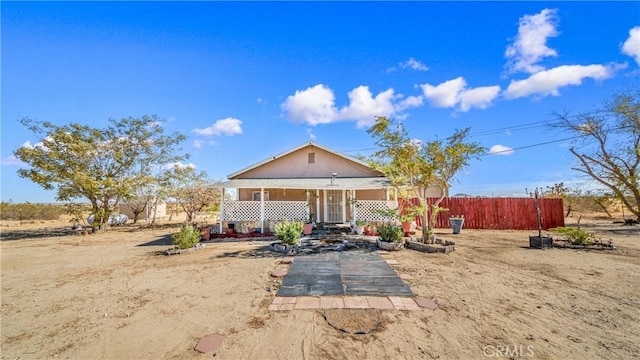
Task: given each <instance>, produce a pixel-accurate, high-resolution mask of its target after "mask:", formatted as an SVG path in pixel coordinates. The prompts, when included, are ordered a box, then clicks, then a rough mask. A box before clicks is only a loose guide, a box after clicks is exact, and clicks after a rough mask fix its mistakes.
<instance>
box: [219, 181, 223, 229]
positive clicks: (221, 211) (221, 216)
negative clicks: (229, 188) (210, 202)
mask: <svg viewBox="0 0 640 360" xmlns="http://www.w3.org/2000/svg"><path fill="white" fill-rule="evenodd" d="M220 190H221V193H222V194H221V195H220V216H219V219H218V220H219V222H220V232H219V234H222V219H223V218H224V188H222V189H220Z"/></svg>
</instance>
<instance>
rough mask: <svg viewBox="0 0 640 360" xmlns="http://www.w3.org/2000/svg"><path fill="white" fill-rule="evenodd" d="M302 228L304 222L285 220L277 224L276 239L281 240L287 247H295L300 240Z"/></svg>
mask: <svg viewBox="0 0 640 360" xmlns="http://www.w3.org/2000/svg"><path fill="white" fill-rule="evenodd" d="M302 228H303V224H302V221H289V220H287V219H284V220H283V221H282V222H280V223H278V224H276V233H275V235H276V239H278V240H281V241H282V242H283V243H285V244H287V245H295V244H297V243H298V240H300V234H301V233H302Z"/></svg>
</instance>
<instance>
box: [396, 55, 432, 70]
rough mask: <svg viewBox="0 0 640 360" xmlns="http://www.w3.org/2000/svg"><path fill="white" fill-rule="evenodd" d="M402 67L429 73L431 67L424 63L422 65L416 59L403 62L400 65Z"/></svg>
mask: <svg viewBox="0 0 640 360" xmlns="http://www.w3.org/2000/svg"><path fill="white" fill-rule="evenodd" d="M400 67H401V68H403V69H406V68H410V69H413V70H416V71H427V70H429V67H428V66H427V65H425V64H423V63H421V62H420V61H418V60H416V59H414V58H412V57H411V58H409V60H407V61H405V62H401V63H400Z"/></svg>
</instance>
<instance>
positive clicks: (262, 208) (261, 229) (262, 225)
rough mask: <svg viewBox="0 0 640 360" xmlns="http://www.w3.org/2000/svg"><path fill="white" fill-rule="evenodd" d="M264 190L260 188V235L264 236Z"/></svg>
mask: <svg viewBox="0 0 640 360" xmlns="http://www.w3.org/2000/svg"><path fill="white" fill-rule="evenodd" d="M264 197H265V196H264V188H260V234H264Z"/></svg>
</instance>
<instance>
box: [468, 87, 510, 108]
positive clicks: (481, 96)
mask: <svg viewBox="0 0 640 360" xmlns="http://www.w3.org/2000/svg"><path fill="white" fill-rule="evenodd" d="M499 93H500V86H498V85H495V86H481V87H477V88H473V89H469V90H465V91H463V92H462V93H461V94H460V110H461V111H463V112H465V111H469V109H471V108H472V107H475V108H478V109H486V108H487V107H489V106H490V105H491V103H492V102H493V100H494V99H495V98H496V97H497V96H498V94H499Z"/></svg>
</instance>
